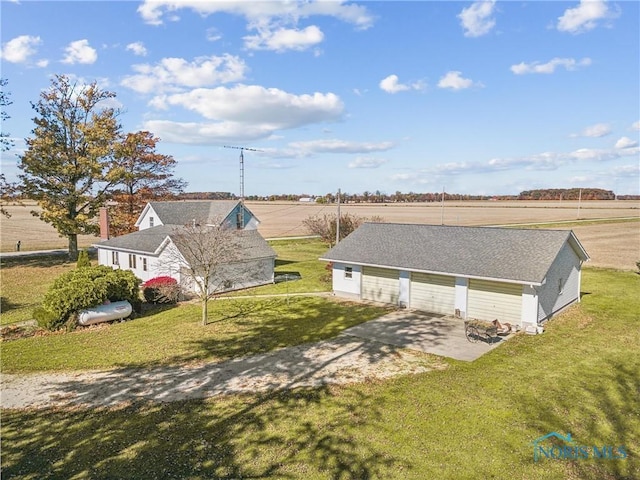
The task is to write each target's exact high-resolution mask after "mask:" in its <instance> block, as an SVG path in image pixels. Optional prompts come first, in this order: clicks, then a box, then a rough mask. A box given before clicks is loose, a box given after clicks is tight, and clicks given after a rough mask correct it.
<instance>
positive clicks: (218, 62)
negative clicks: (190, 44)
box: [121, 54, 247, 101]
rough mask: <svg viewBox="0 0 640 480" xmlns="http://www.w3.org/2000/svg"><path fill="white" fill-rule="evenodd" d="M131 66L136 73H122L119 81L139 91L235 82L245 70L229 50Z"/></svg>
mask: <svg viewBox="0 0 640 480" xmlns="http://www.w3.org/2000/svg"><path fill="white" fill-rule="evenodd" d="M132 68H133V70H134V71H136V72H137V73H136V74H135V75H130V76H127V77H125V78H124V79H123V80H122V82H121V84H122V85H123V86H125V87H128V88H131V89H132V90H135V91H136V92H139V93H151V92H164V91H167V90H169V91H176V90H178V89H180V88H181V87H191V88H195V87H202V86H211V85H216V84H221V83H228V82H236V81H239V80H242V79H243V78H244V75H245V72H246V70H247V67H246V65H245V63H244V61H243V60H242V59H241V58H239V57H236V56H233V55H228V54H227V55H222V56H220V57H216V56H210V57H198V58H196V59H194V60H193V61H192V62H188V61H187V60H185V59H182V58H163V59H162V60H160V62H159V63H158V64H156V65H149V64H140V65H134V66H133V67H132ZM156 101H157V100H156Z"/></svg>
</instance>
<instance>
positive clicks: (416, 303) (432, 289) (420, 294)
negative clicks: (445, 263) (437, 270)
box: [409, 272, 456, 315]
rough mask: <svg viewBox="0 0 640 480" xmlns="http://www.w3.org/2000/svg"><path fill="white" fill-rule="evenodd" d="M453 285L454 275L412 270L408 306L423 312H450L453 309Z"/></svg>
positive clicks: (454, 293)
mask: <svg viewBox="0 0 640 480" xmlns="http://www.w3.org/2000/svg"><path fill="white" fill-rule="evenodd" d="M455 287H456V279H455V277H448V276H445V275H434V274H431V273H420V272H412V273H411V287H410V300H411V302H410V304H409V307H410V308H413V309H415V310H424V311H425V312H434V313H443V314H445V315H446V314H450V313H452V312H454V311H455V301H456V291H455Z"/></svg>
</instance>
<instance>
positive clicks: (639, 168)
mask: <svg viewBox="0 0 640 480" xmlns="http://www.w3.org/2000/svg"><path fill="white" fill-rule="evenodd" d="M613 173H614V174H616V175H633V174H638V173H640V164H638V163H636V164H635V165H620V166H618V167H615V168H614V169H613Z"/></svg>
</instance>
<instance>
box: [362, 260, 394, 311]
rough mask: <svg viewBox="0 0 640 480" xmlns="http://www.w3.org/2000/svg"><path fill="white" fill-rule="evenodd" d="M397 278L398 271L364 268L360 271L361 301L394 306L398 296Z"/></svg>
mask: <svg viewBox="0 0 640 480" xmlns="http://www.w3.org/2000/svg"><path fill="white" fill-rule="evenodd" d="M398 278H399V275H398V270H392V269H388V268H375V267H364V268H363V269H362V294H361V296H362V299H363V300H373V301H375V302H382V303H392V304H394V305H396V304H397V303H398V296H399V294H400V282H399V280H398Z"/></svg>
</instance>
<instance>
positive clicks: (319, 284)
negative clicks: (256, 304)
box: [229, 238, 331, 296]
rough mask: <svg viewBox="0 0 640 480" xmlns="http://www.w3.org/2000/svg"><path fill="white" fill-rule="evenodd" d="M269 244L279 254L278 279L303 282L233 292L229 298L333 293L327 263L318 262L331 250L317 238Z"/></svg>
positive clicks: (277, 263)
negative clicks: (283, 278)
mask: <svg viewBox="0 0 640 480" xmlns="http://www.w3.org/2000/svg"><path fill="white" fill-rule="evenodd" d="M269 243H270V245H271V246H272V247H273V249H274V250H275V251H276V252H277V253H278V258H276V265H275V276H276V277H282V276H284V275H288V276H289V278H297V277H300V279H299V280H288V281H284V282H280V283H275V284H272V285H263V286H261V287H256V288H250V289H248V290H243V291H239V292H231V293H229V296H243V295H272V294H275V295H286V294H292V293H312V292H328V291H331V276H330V272H329V271H327V270H326V269H325V268H324V267H325V266H326V262H320V261H319V260H318V258H319V257H321V256H322V255H323V254H325V253H326V252H327V250H329V247H328V245H326V244H325V243H323V242H321V241H320V240H319V239H317V238H310V239H296V240H274V241H271V242H269Z"/></svg>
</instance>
